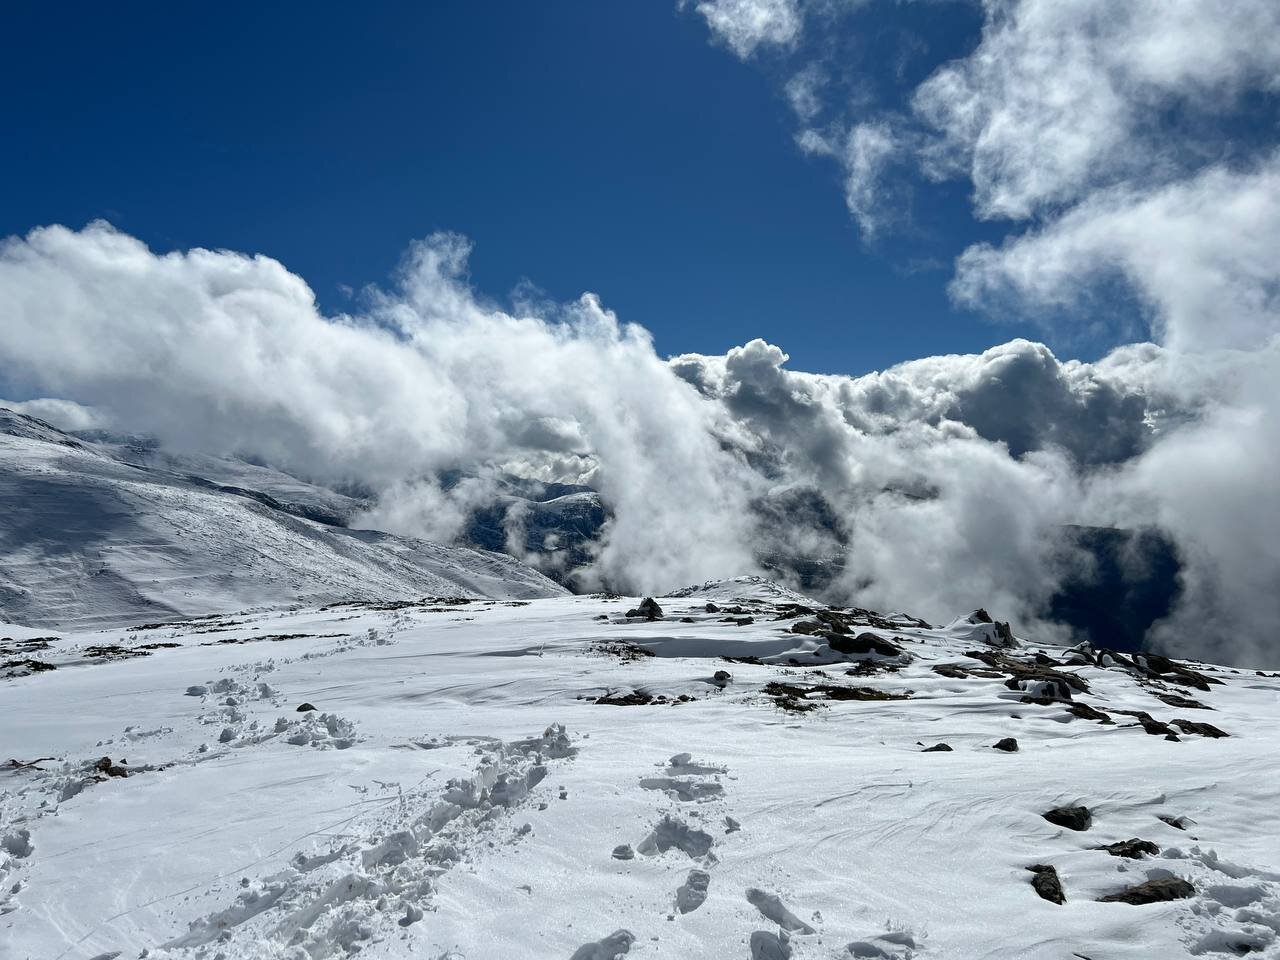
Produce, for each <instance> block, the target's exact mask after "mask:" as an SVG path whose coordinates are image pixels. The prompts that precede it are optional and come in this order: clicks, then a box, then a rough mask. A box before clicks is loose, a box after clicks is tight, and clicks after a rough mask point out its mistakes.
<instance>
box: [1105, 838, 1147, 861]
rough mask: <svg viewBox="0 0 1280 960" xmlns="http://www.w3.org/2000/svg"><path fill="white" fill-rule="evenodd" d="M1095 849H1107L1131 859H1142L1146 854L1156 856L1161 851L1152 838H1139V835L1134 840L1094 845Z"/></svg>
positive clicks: (1113, 854)
mask: <svg viewBox="0 0 1280 960" xmlns="http://www.w3.org/2000/svg"><path fill="white" fill-rule="evenodd" d="M1093 849H1095V850H1105V851H1107V853H1109V854H1111V855H1112V856H1113V857H1125V858H1127V859H1129V860H1141V859H1142V858H1143V856H1144V855H1146V854H1150V855H1151V856H1155V855H1156V854H1157V853H1159V852H1160V847H1159V846H1157V845H1156V844H1154V843H1152V842H1151V841H1150V840H1139V839H1138V838H1137V837H1134V838H1133V839H1132V840H1117V841H1116V842H1115V843H1104V844H1103V845H1102V846H1100V847H1094V848H1093Z"/></svg>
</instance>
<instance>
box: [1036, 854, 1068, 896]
mask: <svg viewBox="0 0 1280 960" xmlns="http://www.w3.org/2000/svg"><path fill="white" fill-rule="evenodd" d="M1027 869H1028V870H1030V871H1031V886H1032V888H1033V889H1034V890H1035V892H1036V893H1038V894H1039V895H1040V899H1042V900H1048V901H1049V902H1050V903H1066V902H1067V897H1066V894H1064V893H1063V892H1062V881H1061V880H1059V879H1058V871H1057V870H1055V869H1054V868H1053V867H1051V866H1049V865H1048V864H1044V863H1037V864H1033V865H1032V866H1030V867H1027Z"/></svg>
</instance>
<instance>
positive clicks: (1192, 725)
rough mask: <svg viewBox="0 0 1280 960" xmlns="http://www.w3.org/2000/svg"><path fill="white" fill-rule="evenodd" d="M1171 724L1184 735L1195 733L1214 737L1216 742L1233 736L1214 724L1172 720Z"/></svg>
mask: <svg viewBox="0 0 1280 960" xmlns="http://www.w3.org/2000/svg"><path fill="white" fill-rule="evenodd" d="M1169 722H1170V723H1172V724H1173V725H1174V726H1175V727H1177V728H1178V729H1179V730H1181V731H1182V732H1183V733H1194V734H1197V735H1199V736H1201V737H1213V738H1214V739H1215V740H1216V739H1218V738H1220V737H1229V736H1231V734H1229V733H1226V732H1225V731H1223V730H1219V729H1218V728H1217V727H1215V726H1214V725H1213V724H1212V723H1200V722H1198V721H1196V720H1170V721H1169Z"/></svg>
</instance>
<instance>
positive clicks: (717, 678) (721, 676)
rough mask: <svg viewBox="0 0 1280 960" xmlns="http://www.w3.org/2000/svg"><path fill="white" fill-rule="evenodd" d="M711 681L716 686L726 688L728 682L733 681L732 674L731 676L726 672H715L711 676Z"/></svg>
mask: <svg viewBox="0 0 1280 960" xmlns="http://www.w3.org/2000/svg"><path fill="white" fill-rule="evenodd" d="M711 679H712V681H713V682H714V683H715V684H716V686H718V687H727V686H728V685H729V682H730V681H731V680H733V674H731V673H730V672H729V671H728V670H717V671H716V672H715V673H713V674H712V675H711Z"/></svg>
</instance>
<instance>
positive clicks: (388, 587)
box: [0, 410, 565, 627]
mask: <svg viewBox="0 0 1280 960" xmlns="http://www.w3.org/2000/svg"><path fill="white" fill-rule="evenodd" d="M267 473H269V471H259V474H260V476H259V479H262V476H261V475H265V474H267ZM276 476H280V475H278V474H277V475H276ZM255 492H256V491H249V490H241V491H239V492H237V491H229V490H226V489H223V488H222V486H221V485H219V484H218V483H216V482H210V481H207V480H203V481H202V480H201V478H198V477H192V476H190V475H185V474H176V473H172V472H169V471H166V470H163V469H158V468H154V467H149V466H144V465H139V464H136V463H130V462H126V461H125V460H122V459H120V457H119V456H118V455H117V451H115V450H114V449H113V448H112V447H110V446H105V447H104V446H100V445H97V444H94V443H89V442H83V441H79V440H76V439H75V438H73V437H70V436H68V435H66V434H63V433H61V432H59V431H57V430H55V429H54V428H52V427H50V426H48V425H47V424H44V423H41V422H40V421H38V420H33V419H32V418H29V417H24V416H22V415H20V414H15V413H12V412H11V411H7V410H0V546H2V548H0V617H3V618H4V619H6V620H10V621H14V622H20V623H29V624H42V625H46V626H64V627H70V626H93V625H119V624H124V623H129V622H136V621H138V619H139V618H142V619H148V620H158V619H167V618H172V617H174V616H181V615H188V616H190V615H197V614H205V613H218V612H223V611H227V610H237V609H242V608H245V607H252V606H280V605H283V604H287V603H292V602H310V603H316V602H322V601H327V600H335V599H342V598H389V597H391V598H394V597H399V598H407V597H422V596H424V595H436V596H448V595H464V596H496V597H546V596H555V595H559V594H563V593H564V592H565V591H564V590H563V589H562V588H561V587H559V586H558V585H556V584H554V583H553V582H552V581H550V580H548V579H547V578H545V577H544V576H542V575H541V574H539V573H537V572H536V571H534V570H532V569H531V568H529V567H526V566H523V565H522V564H520V563H518V562H516V561H515V560H512V559H511V558H509V557H505V556H500V555H497V554H492V553H487V552H485V551H477V550H468V549H462V548H452V547H443V546H440V545H437V544H433V543H428V542H426V541H421V540H411V539H405V538H398V537H392V536H389V535H387V534H382V533H378V532H375V531H367V530H347V529H343V528H340V527H333V526H329V525H326V524H322V523H317V522H314V521H312V520H308V519H305V518H303V517H299V516H295V515H294V514H293V513H290V512H289V511H288V510H286V509H281V508H278V507H276V506H271V505H269V504H268V503H267V502H263V500H264V498H265V499H270V497H269V496H265V495H260V496H258V497H255V496H253V495H252V494H253V493H255ZM276 492H277V493H282V492H283V491H282V490H280V489H277V491H276Z"/></svg>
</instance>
